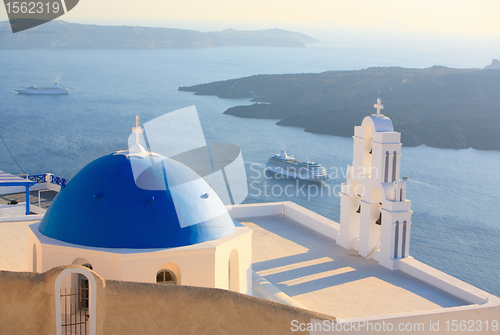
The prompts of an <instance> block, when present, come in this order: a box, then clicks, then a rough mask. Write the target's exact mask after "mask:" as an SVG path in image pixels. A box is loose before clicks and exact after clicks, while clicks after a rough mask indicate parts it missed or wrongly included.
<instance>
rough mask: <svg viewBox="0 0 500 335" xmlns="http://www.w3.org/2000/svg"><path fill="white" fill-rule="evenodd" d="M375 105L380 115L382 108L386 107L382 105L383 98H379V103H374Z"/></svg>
mask: <svg viewBox="0 0 500 335" xmlns="http://www.w3.org/2000/svg"><path fill="white" fill-rule="evenodd" d="M373 107H374V108H376V109H377V115H380V110H381V109H384V105H382V99H380V98H378V99H377V103H376V104H374V105H373Z"/></svg>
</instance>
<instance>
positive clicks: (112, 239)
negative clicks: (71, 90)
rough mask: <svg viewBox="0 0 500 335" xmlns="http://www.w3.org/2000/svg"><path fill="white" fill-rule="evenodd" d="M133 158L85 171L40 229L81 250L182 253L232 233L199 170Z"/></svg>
mask: <svg viewBox="0 0 500 335" xmlns="http://www.w3.org/2000/svg"><path fill="white" fill-rule="evenodd" d="M127 153H128V152H126V153H115V154H110V155H107V156H103V157H101V158H99V159H97V160H95V161H93V162H91V163H90V164H88V165H87V166H85V167H84V168H83V169H82V170H80V172H78V174H76V175H75V176H74V177H73V178H72V179H71V180H70V181H69V183H68V184H67V186H66V187H65V188H63V189H62V190H61V191H60V192H59V194H58V195H57V196H56V197H55V199H54V201H53V202H52V204H51V206H50V207H49V209H48V211H47V212H46V214H45V216H44V218H43V220H42V222H41V224H40V226H39V231H40V232H41V233H42V234H43V235H45V236H47V237H51V238H54V239H57V240H59V241H63V242H68V243H72V244H77V245H82V246H88V247H103V248H131V249H148V248H173V247H181V246H186V245H192V244H196V243H201V242H206V241H212V240H216V239H219V238H222V237H225V236H228V235H230V234H232V233H233V232H234V230H235V226H234V223H233V221H232V219H231V217H230V216H229V213H228V212H227V210H226V209H225V207H224V204H223V203H222V201H221V200H220V199H219V197H218V196H217V195H216V193H215V192H214V191H213V189H212V188H211V187H210V186H209V185H208V184H207V183H206V182H205V181H204V180H203V179H202V178H200V177H199V176H198V175H197V174H196V173H195V172H194V171H193V170H191V169H190V168H188V167H187V166H185V165H183V164H181V163H179V162H177V161H174V160H171V159H169V158H165V157H161V156H160V157H158V156H157V155H156V156H155V157H156V163H154V164H151V160H152V156H150V155H146V156H144V155H143V157H132V156H129V155H127ZM132 161H133V162H132ZM131 163H133V164H135V165H131ZM132 166H133V168H132Z"/></svg>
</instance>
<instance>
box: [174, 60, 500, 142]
mask: <svg viewBox="0 0 500 335" xmlns="http://www.w3.org/2000/svg"><path fill="white" fill-rule="evenodd" d="M495 63H496V62H495V61H493V64H495ZM179 90H180V91H188V92H195V94H197V95H216V96H218V97H219V98H230V99H238V98H251V99H252V101H253V102H255V103H254V104H252V105H246V106H236V107H232V108H229V109H228V110H227V111H225V112H224V113H225V114H229V115H233V116H237V117H243V118H259V119H279V120H280V121H279V122H277V124H278V125H282V126H296V127H303V128H305V131H306V132H311V133H318V134H329V135H335V136H344V137H348V136H351V135H352V129H353V127H354V126H355V125H358V122H359V120H360V118H362V117H363V116H365V115H368V114H372V113H374V112H375V111H374V110H373V108H370V106H372V105H373V104H374V102H376V99H377V98H382V101H383V103H384V105H385V109H384V114H386V115H388V116H390V118H391V119H392V120H393V123H394V126H395V130H396V131H399V132H401V133H402V142H403V145H405V146H418V145H421V144H425V145H427V146H431V147H439V148H453V149H462V148H470V147H472V148H475V149H482V150H500V115H499V114H500V113H499V106H500V94H499V92H500V70H496V69H491V67H486V68H485V69H452V68H447V67H442V66H434V67H431V68H427V69H405V68H399V67H386V68H382V67H377V68H368V69H365V70H360V71H330V72H323V73H309V74H286V75H255V76H251V77H246V78H240V79H230V80H226V81H219V82H214V83H208V84H201V85H195V86H190V87H179Z"/></svg>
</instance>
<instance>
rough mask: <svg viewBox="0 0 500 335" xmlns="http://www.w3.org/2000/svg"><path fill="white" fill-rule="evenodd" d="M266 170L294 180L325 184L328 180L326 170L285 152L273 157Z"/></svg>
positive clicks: (319, 165) (267, 163) (268, 161)
mask: <svg viewBox="0 0 500 335" xmlns="http://www.w3.org/2000/svg"><path fill="white" fill-rule="evenodd" d="M266 170H269V171H272V172H275V173H280V174H283V175H285V176H289V177H292V178H297V179H303V180H307V181H315V182H321V183H323V182H324V181H325V180H327V179H328V176H327V175H326V171H325V168H324V167H322V166H321V164H319V163H314V162H311V161H309V160H308V159H307V158H306V161H305V162H301V161H298V160H297V159H295V158H294V157H293V156H288V155H287V154H286V152H285V151H282V152H281V153H280V154H276V155H273V156H271V157H270V158H269V159H268V160H267V162H266Z"/></svg>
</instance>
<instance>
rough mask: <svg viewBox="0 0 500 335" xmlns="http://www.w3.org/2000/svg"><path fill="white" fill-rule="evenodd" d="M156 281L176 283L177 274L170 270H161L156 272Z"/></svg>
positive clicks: (165, 283) (167, 283)
mask: <svg viewBox="0 0 500 335" xmlns="http://www.w3.org/2000/svg"><path fill="white" fill-rule="evenodd" d="M156 283H157V284H162V285H175V284H176V283H177V280H176V278H175V274H174V273H173V272H172V271H170V270H160V271H158V273H157V274H156Z"/></svg>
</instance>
